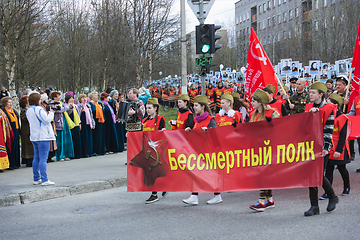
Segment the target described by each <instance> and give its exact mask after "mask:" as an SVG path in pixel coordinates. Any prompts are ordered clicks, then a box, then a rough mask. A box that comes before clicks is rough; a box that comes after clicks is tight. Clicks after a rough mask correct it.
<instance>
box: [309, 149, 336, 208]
mask: <svg viewBox="0 0 360 240" xmlns="http://www.w3.org/2000/svg"><path fill="white" fill-rule="evenodd" d="M329 157H330V154H328V155H326V156H325V157H324V170H325V169H326V167H327V164H328V162H329ZM323 174H324V173H323ZM322 187H323V189H324V190H325V193H326V195H328V197H329V198H335V197H336V195H335V192H334V189H333V188H332V186H331V183H330V182H329V180H328V179H327V178H326V177H325V175H324V177H323V182H322ZM309 197H310V203H311V206H319V199H318V187H309Z"/></svg>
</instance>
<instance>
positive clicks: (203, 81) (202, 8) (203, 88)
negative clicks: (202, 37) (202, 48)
mask: <svg viewBox="0 0 360 240" xmlns="http://www.w3.org/2000/svg"><path fill="white" fill-rule="evenodd" d="M199 13H200V16H199V17H200V18H199V22H200V25H202V24H204V23H205V18H204V1H203V0H199ZM201 57H205V54H201ZM201 68H202V67H200V69H201ZM201 72H202V69H201V70H200V73H201ZM201 95H205V76H203V74H202V73H201Z"/></svg>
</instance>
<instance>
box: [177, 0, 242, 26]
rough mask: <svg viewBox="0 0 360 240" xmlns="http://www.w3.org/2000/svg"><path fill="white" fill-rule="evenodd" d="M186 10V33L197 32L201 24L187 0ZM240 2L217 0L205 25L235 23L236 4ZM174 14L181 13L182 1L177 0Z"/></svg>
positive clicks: (236, 0) (235, 0)
mask: <svg viewBox="0 0 360 240" xmlns="http://www.w3.org/2000/svg"><path fill="white" fill-rule="evenodd" d="M185 1H186V3H185V8H186V32H187V33H189V32H192V31H195V26H196V25H198V24H199V21H198V19H197V18H196V17H195V14H194V13H193V11H192V10H191V8H190V7H189V5H188V0H185ZM238 1H239V0H215V2H214V5H213V6H212V8H211V10H210V12H209V15H208V16H207V18H206V20H205V23H214V24H220V25H224V23H225V24H227V25H229V24H230V22H234V19H235V3H236V2H238ZM173 11H174V12H178V13H180V0H175V3H174V8H173Z"/></svg>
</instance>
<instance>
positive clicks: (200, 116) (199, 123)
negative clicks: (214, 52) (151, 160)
mask: <svg viewBox="0 0 360 240" xmlns="http://www.w3.org/2000/svg"><path fill="white" fill-rule="evenodd" d="M208 102H209V99H208V98H207V97H206V96H205V95H198V96H196V97H195V98H194V111H195V125H194V128H193V129H202V130H204V131H206V129H208V128H213V127H216V121H215V119H214V117H213V116H212V113H211V110H210V108H209V106H208ZM190 130H191V128H190V127H187V128H185V131H187V132H188V131H190ZM183 202H184V203H186V204H190V205H198V204H199V199H198V193H197V192H193V193H192V194H191V195H190V197H189V198H187V199H183ZM221 202H222V199H221V195H220V193H214V197H213V198H212V199H210V200H209V201H207V203H208V204H216V203H221Z"/></svg>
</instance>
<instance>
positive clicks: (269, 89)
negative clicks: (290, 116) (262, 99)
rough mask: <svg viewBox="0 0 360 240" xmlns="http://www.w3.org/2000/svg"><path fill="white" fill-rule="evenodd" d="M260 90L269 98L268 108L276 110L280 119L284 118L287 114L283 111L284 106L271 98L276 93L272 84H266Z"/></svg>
mask: <svg viewBox="0 0 360 240" xmlns="http://www.w3.org/2000/svg"><path fill="white" fill-rule="evenodd" d="M262 90H263V91H264V92H266V94H267V95H268V96H269V105H270V107H272V108H275V109H277V110H278V112H279V113H280V117H282V116H286V115H287V112H286V109H285V107H284V105H283V104H282V103H281V102H280V101H277V100H276V99H275V98H273V96H274V94H275V92H276V88H275V86H274V85H272V84H268V85H267V86H266V87H265V88H263V89H262Z"/></svg>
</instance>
